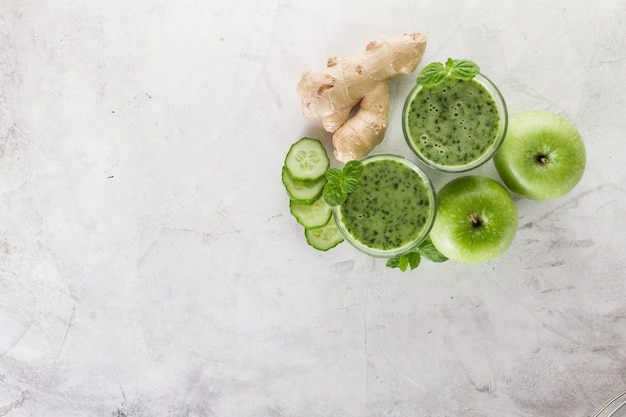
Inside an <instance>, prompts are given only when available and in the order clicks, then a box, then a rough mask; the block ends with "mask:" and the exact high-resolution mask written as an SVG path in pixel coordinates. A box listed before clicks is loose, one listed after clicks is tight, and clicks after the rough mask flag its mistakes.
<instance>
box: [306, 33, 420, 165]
mask: <svg viewBox="0 0 626 417" xmlns="http://www.w3.org/2000/svg"><path fill="white" fill-rule="evenodd" d="M425 49H426V37H425V36H424V35H422V34H421V33H410V34H405V35H402V36H398V37H395V38H390V39H385V40H379V41H374V42H370V43H369V44H368V45H367V47H366V48H365V53H363V54H361V55H355V56H350V57H331V58H329V59H328V63H327V66H326V68H324V69H323V70H321V71H308V72H305V73H304V74H303V75H302V78H301V79H300V81H299V82H298V86H297V90H298V94H299V95H300V98H301V101H302V114H303V115H304V117H307V118H321V119H322V125H323V126H324V129H325V130H326V131H327V132H331V133H333V148H334V154H335V157H336V158H337V160H338V161H340V162H344V163H345V162H348V161H350V160H353V159H359V158H362V157H364V156H365V155H367V154H369V153H370V152H371V151H372V149H374V147H375V146H376V145H378V144H379V143H381V142H382V140H383V138H384V136H385V132H386V131H387V124H388V121H389V80H390V79H391V78H393V77H395V76H396V75H399V74H410V73H412V72H413V71H415V69H416V68H417V66H418V65H419V63H420V61H421V60H422V56H423V55H424V50H425Z"/></svg>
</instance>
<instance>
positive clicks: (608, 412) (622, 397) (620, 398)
mask: <svg viewBox="0 0 626 417" xmlns="http://www.w3.org/2000/svg"><path fill="white" fill-rule="evenodd" d="M623 407H626V391H624V392H622V393H621V394H619V395H617V396H616V397H615V398H613V399H612V400H611V401H609V402H608V403H606V404H605V405H604V406H603V407H602V408H601V409H600V411H598V412H597V413H596V414H594V415H593V417H612V416H614V414H613V413H615V412H616V411H618V410H620V409H622V408H623ZM614 417H617V416H614Z"/></svg>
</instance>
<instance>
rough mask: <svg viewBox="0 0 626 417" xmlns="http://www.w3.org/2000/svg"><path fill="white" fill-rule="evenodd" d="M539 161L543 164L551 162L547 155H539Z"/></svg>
mask: <svg viewBox="0 0 626 417" xmlns="http://www.w3.org/2000/svg"><path fill="white" fill-rule="evenodd" d="M537 161H539V162H541V163H542V164H547V163H548V162H550V160H549V159H548V157H547V156H545V155H539V156H537Z"/></svg>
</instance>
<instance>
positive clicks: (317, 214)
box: [289, 197, 332, 228]
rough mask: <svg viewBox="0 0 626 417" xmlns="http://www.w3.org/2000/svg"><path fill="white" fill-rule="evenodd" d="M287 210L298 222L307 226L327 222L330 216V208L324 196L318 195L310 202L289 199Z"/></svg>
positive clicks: (320, 224)
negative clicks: (304, 202) (303, 202)
mask: <svg viewBox="0 0 626 417" xmlns="http://www.w3.org/2000/svg"><path fill="white" fill-rule="evenodd" d="M289 211H290V212H291V214H292V215H293V217H295V218H296V220H297V221H298V223H300V224H301V225H302V226H304V227H308V228H311V227H318V226H323V225H325V224H326V223H327V222H328V220H329V219H330V216H332V209H331V208H330V206H329V205H328V204H327V203H326V200H324V197H319V198H318V199H317V200H315V201H314V202H313V203H311V204H302V203H296V202H295V201H290V202H289Z"/></svg>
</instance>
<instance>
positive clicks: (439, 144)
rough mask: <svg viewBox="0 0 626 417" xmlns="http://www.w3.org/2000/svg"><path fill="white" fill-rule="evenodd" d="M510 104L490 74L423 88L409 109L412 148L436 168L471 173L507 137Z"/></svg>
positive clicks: (406, 122) (406, 120)
mask: <svg viewBox="0 0 626 417" xmlns="http://www.w3.org/2000/svg"><path fill="white" fill-rule="evenodd" d="M507 120H508V114H507V109H506V104H505V102H504V99H503V98H502V95H501V94H500V92H499V91H498V89H497V88H496V86H495V85H494V84H493V83H492V82H491V81H490V80H489V79H488V78H487V77H485V76H484V75H482V74H478V75H476V76H475V77H474V78H473V79H470V80H460V79H456V78H451V77H447V78H446V79H444V81H442V82H441V83H439V84H436V85H433V86H427V87H425V86H422V85H419V84H418V85H417V86H415V87H414V88H413V90H411V92H410V93H409V96H408V97H407V100H406V102H405V104H404V110H403V114H402V129H403V132H404V136H405V139H406V141H407V144H408V145H409V147H410V148H411V150H413V152H415V154H416V155H417V156H418V158H419V159H420V160H421V161H422V162H424V163H425V164H426V165H428V166H430V167H431V168H436V169H440V170H442V171H448V172H461V171H467V170H470V169H473V168H476V167H478V166H479V165H482V164H483V163H485V162H486V161H488V160H489V159H490V158H491V157H492V156H493V155H494V154H495V153H496V151H497V150H498V148H499V147H500V145H501V144H502V141H503V140H504V136H505V134H506V127H507Z"/></svg>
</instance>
